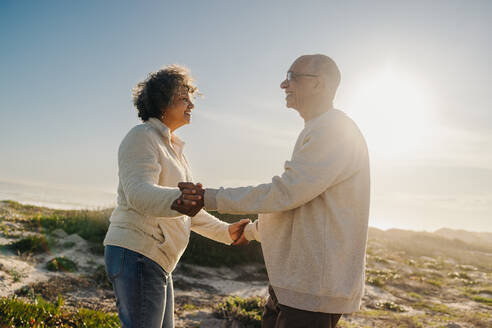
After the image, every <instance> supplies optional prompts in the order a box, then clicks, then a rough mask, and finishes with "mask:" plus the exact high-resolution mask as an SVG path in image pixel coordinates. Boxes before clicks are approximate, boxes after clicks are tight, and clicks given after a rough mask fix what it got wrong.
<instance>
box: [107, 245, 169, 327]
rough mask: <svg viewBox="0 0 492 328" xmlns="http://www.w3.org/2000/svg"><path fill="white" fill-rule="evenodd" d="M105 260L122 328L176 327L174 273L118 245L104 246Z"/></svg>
mask: <svg viewBox="0 0 492 328" xmlns="http://www.w3.org/2000/svg"><path fill="white" fill-rule="evenodd" d="M104 261H105V263H106V273H107V274H108V278H109V280H110V281H111V283H112V284H113V290H114V294H115V297H116V306H117V307H118V316H119V318H120V321H121V326H122V328H173V327H174V291H173V279H172V276H171V274H167V273H166V272H165V271H164V270H163V269H162V268H161V266H160V265H158V264H157V263H155V262H154V261H152V260H151V259H149V258H148V257H146V256H144V255H142V254H139V253H136V252H134V251H131V250H129V249H126V248H123V247H118V246H111V245H107V246H106V247H105V248H104Z"/></svg>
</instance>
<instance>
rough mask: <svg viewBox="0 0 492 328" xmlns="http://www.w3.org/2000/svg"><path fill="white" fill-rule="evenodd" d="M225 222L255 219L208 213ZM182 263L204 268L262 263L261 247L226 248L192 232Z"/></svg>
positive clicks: (245, 216)
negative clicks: (203, 266)
mask: <svg viewBox="0 0 492 328" xmlns="http://www.w3.org/2000/svg"><path fill="white" fill-rule="evenodd" d="M210 214H212V215H214V216H216V217H217V218H219V219H220V220H222V221H225V222H229V223H232V222H236V221H238V220H240V219H244V218H250V219H251V220H253V219H255V218H256V216H254V215H231V214H220V213H217V212H210ZM182 261H183V262H185V263H193V264H198V265H205V266H214V267H217V266H233V265H238V264H244V263H247V262H257V263H264V262H263V254H262V252H261V245H260V244H259V243H257V242H251V243H249V245H245V246H228V245H224V244H221V243H217V242H216V241H213V240H211V239H208V238H205V237H202V236H200V235H198V234H196V233H194V232H192V233H191V236H190V243H189V245H188V247H187V248H186V251H185V252H184V254H183V257H182Z"/></svg>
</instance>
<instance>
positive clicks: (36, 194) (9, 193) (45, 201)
mask: <svg viewBox="0 0 492 328" xmlns="http://www.w3.org/2000/svg"><path fill="white" fill-rule="evenodd" d="M116 198H117V195H116V192H109V191H104V190H98V189H81V188H74V187H62V186H48V185H41V184H27V183H17V182H12V181H0V200H12V201H16V202H19V203H21V204H26V205H35V206H43V207H49V208H54V209H63V210H70V209H103V208H110V207H114V206H115V205H116Z"/></svg>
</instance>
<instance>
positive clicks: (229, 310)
mask: <svg viewBox="0 0 492 328" xmlns="http://www.w3.org/2000/svg"><path fill="white" fill-rule="evenodd" d="M264 306H265V300H264V299H262V298H261V297H250V298H241V297H238V296H229V297H228V298H226V299H225V300H224V302H221V303H219V304H218V305H216V306H215V307H214V314H215V315H216V316H217V317H218V318H222V319H227V320H229V321H232V320H236V321H239V322H241V323H243V324H244V325H245V326H246V327H258V328H259V327H261V316H262V315H263V307H264Z"/></svg>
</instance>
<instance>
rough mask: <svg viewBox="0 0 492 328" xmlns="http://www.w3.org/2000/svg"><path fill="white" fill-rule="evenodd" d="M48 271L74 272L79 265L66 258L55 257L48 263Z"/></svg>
mask: <svg viewBox="0 0 492 328" xmlns="http://www.w3.org/2000/svg"><path fill="white" fill-rule="evenodd" d="M46 269H48V270H50V271H63V272H74V271H77V264H76V263H75V262H73V261H72V260H70V259H67V258H66V257H55V258H54V259H51V260H50V261H48V263H46Z"/></svg>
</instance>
